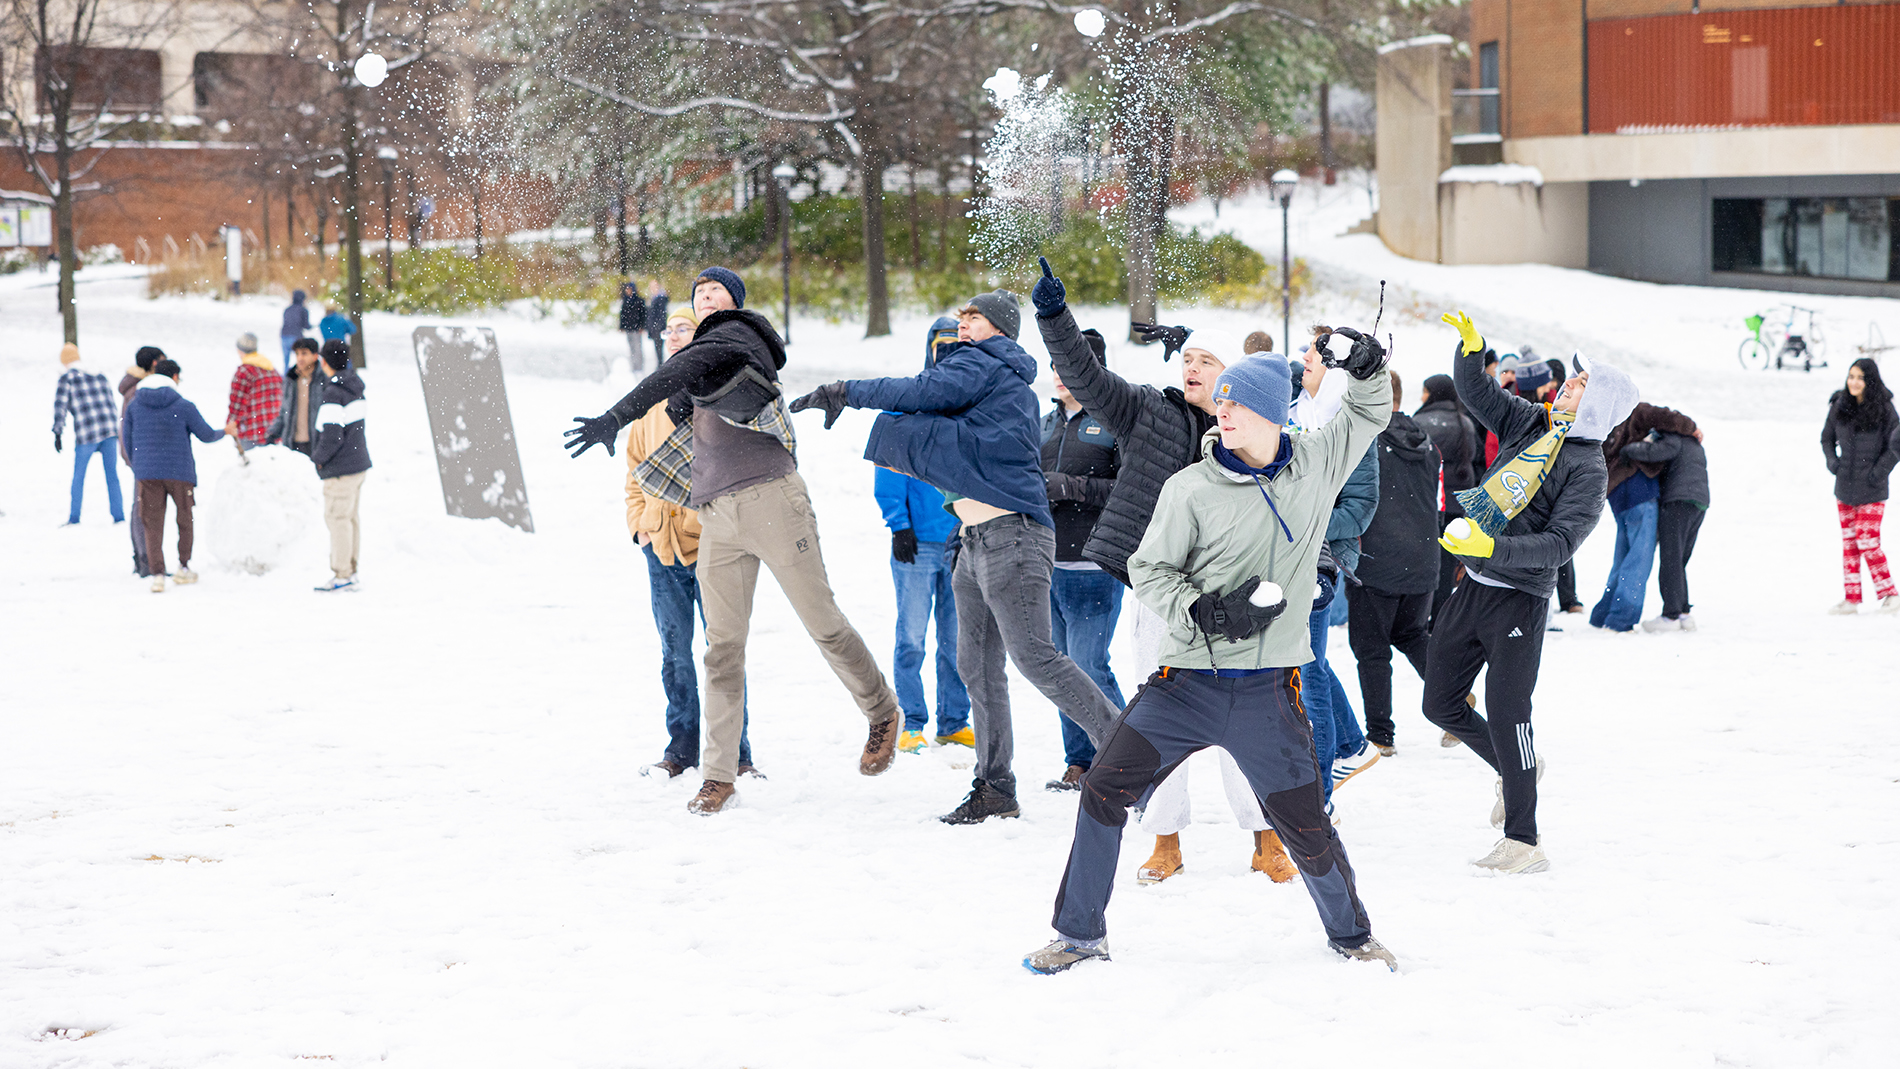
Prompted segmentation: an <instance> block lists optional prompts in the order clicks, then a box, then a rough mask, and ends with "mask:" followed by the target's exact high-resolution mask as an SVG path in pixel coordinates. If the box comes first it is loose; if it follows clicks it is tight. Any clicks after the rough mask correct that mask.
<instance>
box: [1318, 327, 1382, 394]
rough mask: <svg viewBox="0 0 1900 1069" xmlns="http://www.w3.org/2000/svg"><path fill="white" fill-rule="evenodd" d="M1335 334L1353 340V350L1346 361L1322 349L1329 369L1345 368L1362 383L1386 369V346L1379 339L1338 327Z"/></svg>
mask: <svg viewBox="0 0 1900 1069" xmlns="http://www.w3.org/2000/svg"><path fill="white" fill-rule="evenodd" d="M1333 333H1334V334H1337V335H1339V336H1340V337H1342V338H1351V339H1352V350H1351V351H1350V352H1348V353H1347V354H1346V356H1345V358H1344V359H1341V358H1339V357H1335V356H1334V355H1333V354H1332V350H1330V349H1326V348H1323V347H1322V348H1321V349H1320V352H1321V353H1324V354H1325V359H1326V366H1327V367H1341V368H1345V369H1346V374H1348V375H1351V376H1352V377H1353V378H1355V379H1359V380H1361V381H1364V380H1366V379H1369V378H1371V377H1372V376H1374V375H1376V374H1378V373H1379V372H1380V371H1381V370H1383V369H1384V368H1385V364H1386V351H1385V346H1383V345H1380V344H1379V339H1378V338H1375V337H1373V336H1372V335H1370V334H1361V333H1359V332H1358V331H1356V330H1354V329H1352V328H1351V327H1337V328H1334V330H1333Z"/></svg>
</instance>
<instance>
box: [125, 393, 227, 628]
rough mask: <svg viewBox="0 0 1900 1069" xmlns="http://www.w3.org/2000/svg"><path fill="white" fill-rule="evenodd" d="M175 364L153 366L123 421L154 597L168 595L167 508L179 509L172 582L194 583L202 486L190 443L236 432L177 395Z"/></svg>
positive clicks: (127, 406)
mask: <svg viewBox="0 0 1900 1069" xmlns="http://www.w3.org/2000/svg"><path fill="white" fill-rule="evenodd" d="M178 379H179V368H178V362H177V361H176V360H171V359H165V360H159V361H156V362H155V363H153V365H152V371H151V374H149V375H147V376H145V377H144V378H143V379H140V380H139V385H138V389H136V390H134V391H133V392H132V399H131V400H130V401H128V402H126V405H125V414H124V415H123V416H122V417H120V434H121V435H123V436H124V438H125V440H126V441H127V442H128V443H130V448H131V451H132V474H133V475H135V476H137V478H138V481H139V501H138V508H139V512H140V513H142V514H143V515H144V518H145V558H146V561H147V563H148V565H149V567H150V568H151V571H152V593H154V594H162V593H164V592H165V506H166V503H167V502H168V501H169V502H170V503H172V504H174V505H176V506H177V509H178V571H177V573H176V574H175V575H173V576H172V577H171V578H172V582H173V583H176V584H180V585H184V584H189V583H195V582H197V581H198V575H197V573H196V572H193V571H192V570H191V541H192V528H191V509H192V504H193V500H192V494H193V491H194V490H195V488H196V487H197V485H198V463H197V461H196V460H195V459H194V458H193V457H192V455H191V439H192V437H193V436H196V437H197V438H198V440H199V441H201V442H215V441H217V440H218V439H220V438H223V437H224V436H225V435H226V434H228V433H230V432H231V431H232V430H233V429H234V428H232V427H231V426H229V425H227V426H226V427H225V429H224V430H218V429H217V428H216V427H213V426H211V425H210V424H209V423H206V422H205V418H204V416H202V415H200V414H199V413H198V406H197V405H194V404H192V403H191V402H190V401H187V400H185V398H184V396H183V395H182V394H180V393H179V392H178Z"/></svg>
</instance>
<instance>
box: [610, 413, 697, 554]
mask: <svg viewBox="0 0 1900 1069" xmlns="http://www.w3.org/2000/svg"><path fill="white" fill-rule="evenodd" d="M672 433H673V419H672V417H670V416H668V415H667V414H666V402H665V401H661V402H660V403H658V404H656V405H654V406H653V407H652V408H649V409H647V414H646V415H644V416H641V417H640V418H639V419H636V420H634V421H633V423H632V425H631V426H629V427H628V428H627V446H626V452H627V530H628V532H629V533H631V534H632V535H633V536H634V540H635V541H636V542H637V541H639V536H640V535H642V534H647V535H651V536H653V555H654V556H656V557H658V558H660V563H661V564H673V563H674V562H675V561H677V562H678V563H680V564H692V563H693V562H694V561H696V560H698V559H699V531H700V527H699V513H697V512H694V511H693V510H692V509H689V508H684V507H682V506H679V505H674V504H671V503H669V502H665V501H661V500H660V499H659V498H657V497H648V496H647V494H646V492H645V491H643V490H641V489H640V480H638V479H636V478H634V476H633V469H634V467H635V466H636V465H638V464H639V463H640V462H641V461H642V460H645V459H646V458H647V454H649V453H651V452H653V450H655V449H657V448H659V446H660V443H661V442H664V441H666V436H667V435H669V434H672Z"/></svg>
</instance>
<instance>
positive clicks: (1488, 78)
mask: <svg viewBox="0 0 1900 1069" xmlns="http://www.w3.org/2000/svg"><path fill="white" fill-rule="evenodd" d="M1478 88H1479V89H1489V90H1491V92H1490V93H1489V94H1487V95H1485V96H1482V97H1479V98H1478V132H1479V133H1481V134H1495V133H1500V132H1501V131H1500V129H1499V127H1498V43H1497V42H1496V41H1486V42H1485V43H1483V44H1481V45H1479V46H1478Z"/></svg>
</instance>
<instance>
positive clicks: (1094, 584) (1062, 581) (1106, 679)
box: [1049, 568, 1128, 768]
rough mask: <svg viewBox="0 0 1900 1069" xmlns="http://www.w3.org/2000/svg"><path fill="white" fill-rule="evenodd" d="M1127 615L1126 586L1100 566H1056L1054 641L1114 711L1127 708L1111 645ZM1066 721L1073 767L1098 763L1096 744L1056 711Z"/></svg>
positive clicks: (1051, 592) (1065, 751)
mask: <svg viewBox="0 0 1900 1069" xmlns="http://www.w3.org/2000/svg"><path fill="white" fill-rule="evenodd" d="M1121 614H1122V585H1121V583H1120V582H1119V581H1118V580H1117V579H1116V578H1115V577H1114V576H1112V575H1110V574H1108V573H1107V572H1105V571H1102V570H1101V569H1099V568H1096V569H1091V570H1089V571H1081V572H1076V571H1068V570H1065V569H1062V568H1057V569H1056V570H1055V574H1054V575H1053V576H1052V577H1051V580H1050V583H1049V624H1050V631H1051V635H1050V637H1051V638H1052V639H1054V640H1055V644H1056V648H1057V649H1059V650H1061V651H1062V652H1064V653H1066V654H1068V655H1069V659H1070V660H1072V661H1074V662H1075V663H1076V666H1077V667H1078V668H1080V669H1082V671H1083V672H1085V673H1087V675H1088V677H1089V678H1090V679H1093V680H1094V681H1095V685H1096V686H1098V687H1100V688H1102V693H1103V695H1105V696H1106V697H1107V698H1108V700H1109V701H1111V702H1113V703H1114V705H1115V708H1117V709H1121V708H1124V707H1126V706H1127V704H1128V703H1127V702H1125V701H1123V700H1122V688H1121V684H1119V683H1117V682H1115V672H1114V670H1113V669H1111V668H1109V666H1108V641H1109V639H1112V638H1114V637H1115V621H1116V620H1117V619H1118V618H1120V616H1121ZM1056 716H1057V717H1059V718H1060V719H1061V721H1062V752H1063V754H1064V755H1065V756H1066V757H1067V758H1068V761H1069V764H1072V765H1078V766H1080V767H1082V768H1088V767H1089V766H1090V765H1091V764H1093V763H1094V762H1095V744H1094V743H1092V742H1090V741H1089V737H1088V734H1087V733H1086V732H1084V731H1083V730H1082V729H1081V728H1079V727H1077V726H1076V724H1075V721H1073V720H1070V719H1069V718H1068V717H1066V716H1063V715H1062V713H1061V712H1057V713H1056Z"/></svg>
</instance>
